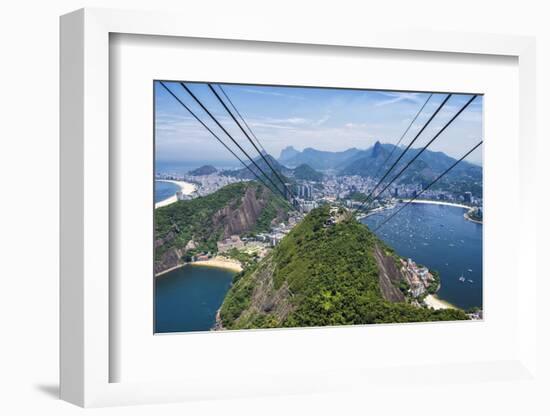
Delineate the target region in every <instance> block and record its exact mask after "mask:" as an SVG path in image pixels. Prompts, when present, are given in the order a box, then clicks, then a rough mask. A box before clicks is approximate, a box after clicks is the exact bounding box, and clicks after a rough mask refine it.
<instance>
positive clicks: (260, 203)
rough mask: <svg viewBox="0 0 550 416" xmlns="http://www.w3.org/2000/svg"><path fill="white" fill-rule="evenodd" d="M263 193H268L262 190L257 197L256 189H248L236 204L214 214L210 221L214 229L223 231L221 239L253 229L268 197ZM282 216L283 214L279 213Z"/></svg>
mask: <svg viewBox="0 0 550 416" xmlns="http://www.w3.org/2000/svg"><path fill="white" fill-rule="evenodd" d="M265 192H268V193H269V192H270V191H269V190H267V189H265V188H264V189H263V191H262V192H261V194H260V195H257V190H256V189H253V188H248V189H246V191H245V194H244V196H243V197H242V198H241V199H240V201H239V203H238V204H232V205H228V206H225V207H224V208H222V209H221V210H219V211H218V212H216V213H215V214H214V216H213V217H212V221H213V223H214V227H215V228H216V229H218V228H221V229H222V230H223V231H222V236H221V238H222V239H223V238H227V237H229V236H231V235H240V234H244V233H247V232H250V231H252V230H253V229H254V227H255V226H256V222H257V221H258V218H259V216H260V214H261V213H262V210H263V209H264V208H265V206H266V205H267V202H268V196H267V195H264V193H265ZM235 205H238V207H236V206H235ZM282 214H283V212H281V215H282Z"/></svg>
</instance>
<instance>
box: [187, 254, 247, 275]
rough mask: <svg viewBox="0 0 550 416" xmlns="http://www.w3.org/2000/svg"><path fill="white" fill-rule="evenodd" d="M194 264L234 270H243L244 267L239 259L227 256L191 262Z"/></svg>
mask: <svg viewBox="0 0 550 416" xmlns="http://www.w3.org/2000/svg"><path fill="white" fill-rule="evenodd" d="M191 264H192V265H193V266H207V267H218V268H220V269H227V270H231V271H233V272H241V271H242V270H243V267H242V266H241V263H239V262H238V261H237V260H232V259H228V258H227V257H222V256H216V257H213V258H211V259H209V260H202V261H196V262H193V263H191Z"/></svg>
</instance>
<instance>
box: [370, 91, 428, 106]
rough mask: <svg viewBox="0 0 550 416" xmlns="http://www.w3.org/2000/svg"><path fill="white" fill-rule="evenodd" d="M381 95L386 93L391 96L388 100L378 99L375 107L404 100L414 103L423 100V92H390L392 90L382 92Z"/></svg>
mask: <svg viewBox="0 0 550 416" xmlns="http://www.w3.org/2000/svg"><path fill="white" fill-rule="evenodd" d="M380 94H381V95H384V96H386V97H389V98H388V99H387V100H383V101H378V102H376V103H375V104H374V106H375V107H383V106H386V105H390V104H396V103H399V102H403V101H408V102H413V103H421V102H422V94H421V93H417V92H412V93H408V92H400V93H390V92H383V93H380Z"/></svg>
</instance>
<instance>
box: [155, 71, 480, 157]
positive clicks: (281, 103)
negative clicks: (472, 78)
mask: <svg viewBox="0 0 550 416" xmlns="http://www.w3.org/2000/svg"><path fill="white" fill-rule="evenodd" d="M164 84H165V85H166V87H168V88H169V89H170V90H171V91H172V92H173V93H174V94H175V95H176V96H177V97H178V98H179V99H180V100H181V101H182V102H183V103H185V104H186V105H187V106H189V108H190V109H191V110H192V111H193V112H195V114H196V115H197V116H198V117H199V118H200V119H201V120H203V121H204V122H205V123H206V124H207V125H208V126H209V127H210V128H211V129H212V130H213V131H214V132H215V133H216V134H217V135H218V136H219V137H220V138H221V139H222V140H224V141H225V142H226V143H227V144H229V145H231V146H232V148H233V150H234V151H235V152H239V150H238V149H237V148H236V146H235V145H233V144H232V143H231V141H230V139H229V138H228V137H227V136H226V135H225V133H224V132H223V131H222V130H221V129H220V128H219V127H218V126H217V125H216V124H215V122H214V121H212V119H210V118H209V116H208V115H207V114H206V112H204V111H203V110H202V109H201V108H200V106H199V105H198V104H197V103H196V102H195V101H194V100H193V98H192V97H191V96H190V95H189V94H188V93H187V92H186V91H185V90H184V89H183V88H182V86H181V85H180V84H179V83H176V82H165V83H164ZM186 85H187V86H188V87H189V89H190V90H191V91H192V92H193V93H194V94H195V95H196V96H197V98H198V99H199V100H200V101H201V102H202V103H203V104H204V106H205V107H206V108H207V109H208V110H209V111H210V112H211V113H212V114H213V115H214V116H215V117H216V118H217V119H218V120H219V121H220V123H221V124H222V125H223V126H224V127H225V128H226V129H227V131H228V132H229V133H230V134H231V135H232V136H233V137H234V138H235V139H236V140H237V141H238V142H239V144H241V146H242V147H243V148H244V149H245V151H247V152H248V154H249V155H251V156H254V157H256V156H257V153H255V150H254V148H253V147H252V145H251V144H250V143H249V142H248V140H247V138H246V136H244V134H243V133H242V132H241V131H240V129H239V128H238V126H237V125H236V124H235V122H234V121H233V120H232V119H231V118H230V116H229V115H228V113H227V112H226V110H225V109H224V108H223V106H222V105H221V103H220V102H219V101H218V99H217V98H216V96H215V95H214V94H213V93H212V91H211V90H210V89H209V87H208V85H207V84H199V83H186ZM212 85H213V87H214V88H215V89H216V91H217V92H218V94H219V95H220V96H221V97H222V98H224V99H225V97H224V96H223V94H222V92H221V90H220V89H218V87H217V85H216V84H212ZM221 86H222V88H223V91H224V92H225V93H226V94H227V96H229V98H230V99H231V101H232V102H233V104H234V105H235V107H236V108H237V109H238V111H239V112H240V114H241V115H242V116H243V118H244V119H245V120H246V122H247V123H248V125H249V126H250V128H251V129H252V130H253V132H254V133H255V135H256V136H257V137H258V139H259V140H260V142H261V144H262V145H263V147H264V148H265V149H266V151H267V152H268V153H270V154H271V155H273V156H274V157H276V158H278V157H279V155H280V153H281V150H282V149H283V148H285V147H287V146H293V147H294V148H295V149H297V150H299V151H301V150H303V149H304V148H307V147H312V148H315V149H318V150H328V151H343V150H346V149H349V148H352V147H355V148H358V149H367V148H369V147H371V146H372V145H373V144H374V143H375V142H376V141H380V142H382V143H393V144H397V143H398V141H399V140H400V139H401V137H402V136H403V134H404V133H405V131H406V129H407V127H408V126H409V125H410V123H411V121H412V120H413V119H414V117H415V115H416V114H417V113H418V112H419V111H420V109H421V107H422V106H423V105H424V104H425V103H426V102H427V104H426V105H425V107H424V109H423V111H422V112H421V113H420V114H419V116H418V118H417V119H416V121H415V122H414V123H413V124H412V126H411V127H410V129H409V131H408V133H407V134H406V135H405V136H404V137H403V139H402V141H401V144H402V145H408V144H409V142H410V141H411V140H412V139H413V138H414V137H415V136H416V134H417V133H418V131H419V130H420V129H421V127H422V126H423V125H424V124H425V123H426V121H427V120H428V119H429V117H430V116H431V115H432V114H433V113H434V112H435V110H436V108H437V107H438V106H439V105H440V104H441V103H442V101H443V100H444V99H445V98H446V96H447V94H430V93H429V92H427V93H423V92H417V93H411V92H393V91H372V90H348V89H331V88H301V87H300V88H298V87H279V86H277V87H272V86H251V85H230V84H221ZM470 98H471V95H460V94H453V95H452V96H451V98H450V99H449V101H448V102H447V103H446V105H445V106H444V107H443V108H442V110H441V111H440V112H439V113H438V115H437V116H436V117H435V118H434V120H433V121H432V122H431V123H430V124H429V126H428V127H427V128H426V129H425V130H424V132H423V133H422V134H421V135H420V136H419V138H418V139H417V140H416V142H415V143H414V145H413V148H416V147H422V146H424V145H425V144H426V143H427V142H428V141H429V140H430V139H431V138H432V137H433V136H434V134H435V133H437V131H439V129H440V128H441V127H442V126H443V125H444V124H445V123H446V122H447V121H449V119H450V118H451V117H452V116H453V115H454V114H455V113H456V112H457V111H458V110H459V108H460V107H461V106H462V105H464V104H465V103H466V102H467V101H468V100H469V99H470ZM428 99H429V100H428ZM226 103H227V102H226ZM227 104H228V106H229V103H227ZM482 107H483V97H481V96H480V97H477V98H476V99H475V100H474V101H473V102H472V104H470V106H469V107H468V108H466V110H465V111H464V112H463V113H462V114H461V115H460V116H459V117H458V118H457V119H456V120H455V121H454V122H453V123H452V124H451V125H450V126H449V127H448V128H447V130H445V132H444V133H443V134H441V135H440V136H439V137H438V138H437V140H436V141H435V142H434V143H433V144H432V145H430V147H429V149H430V150H433V151H442V152H444V153H446V154H448V155H449V156H452V157H454V158H459V157H461V156H462V155H464V154H465V153H466V152H467V151H468V150H469V149H470V148H472V147H473V146H474V145H475V144H477V143H478V142H479V141H480V140H481V139H482V138H483V137H482V136H483V126H482ZM230 108H231V107H230ZM155 151H156V153H155V155H156V156H155V157H156V160H157V162H181V163H187V162H190V163H194V164H196V163H202V162H212V164H216V165H218V166H222V165H224V164H225V165H227V166H230V165H234V166H237V165H238V162H236V164H235V158H234V157H233V156H232V155H231V154H230V153H229V152H228V151H227V150H226V149H225V148H224V147H223V146H222V145H221V144H220V143H219V142H218V141H217V140H216V139H215V138H214V137H213V136H212V135H211V134H210V133H209V132H208V131H207V130H206V129H205V128H204V127H203V126H202V125H201V124H199V122H198V121H197V120H196V119H194V118H193V117H192V116H191V115H190V114H189V113H188V112H187V110H186V109H185V108H184V107H182V106H181V105H180V104H179V103H178V102H177V101H176V99H175V98H174V97H173V96H172V95H170V94H169V93H168V92H167V91H166V90H165V88H164V87H163V86H162V85H161V84H160V83H159V82H158V81H157V82H155ZM240 155H242V154H240ZM243 159H245V156H243ZM467 160H468V161H470V162H472V163H476V164H479V165H480V164H481V161H482V149H481V148H479V149H477V150H476V151H474V153H472V155H470V157H469V158H468V159H467Z"/></svg>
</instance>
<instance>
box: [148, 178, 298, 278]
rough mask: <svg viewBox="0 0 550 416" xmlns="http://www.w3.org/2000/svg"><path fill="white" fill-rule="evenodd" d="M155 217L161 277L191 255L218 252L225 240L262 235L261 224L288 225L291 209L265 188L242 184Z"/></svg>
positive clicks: (174, 206) (157, 269) (157, 265)
mask: <svg viewBox="0 0 550 416" xmlns="http://www.w3.org/2000/svg"><path fill="white" fill-rule="evenodd" d="M155 216H156V221H157V223H160V226H157V230H156V233H155V273H161V272H162V271H165V270H167V269H170V268H173V267H175V266H177V265H179V264H181V263H182V262H183V261H185V257H186V256H187V255H192V254H196V253H200V252H208V251H209V252H215V251H216V249H217V248H216V243H217V242H218V241H220V240H222V239H224V238H227V237H229V236H231V235H242V234H246V233H249V232H253V231H258V226H259V223H261V224H264V225H265V224H267V225H268V226H269V225H270V224H272V223H273V224H275V223H277V222H281V221H284V220H285V219H286V218H287V217H288V207H287V206H286V205H285V202H284V201H282V199H280V198H278V197H277V196H275V195H274V194H273V193H272V192H271V191H270V190H268V189H267V188H265V187H264V186H262V185H259V184H257V183H255V182H241V183H237V184H232V185H228V186H226V187H224V188H222V189H220V190H219V191H217V192H215V193H213V194H211V195H208V196H206V197H203V198H197V199H194V200H190V201H179V202H177V203H175V204H172V205H169V206H167V207H165V208H160V209H158V210H156V211H155ZM190 242H192V244H190Z"/></svg>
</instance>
